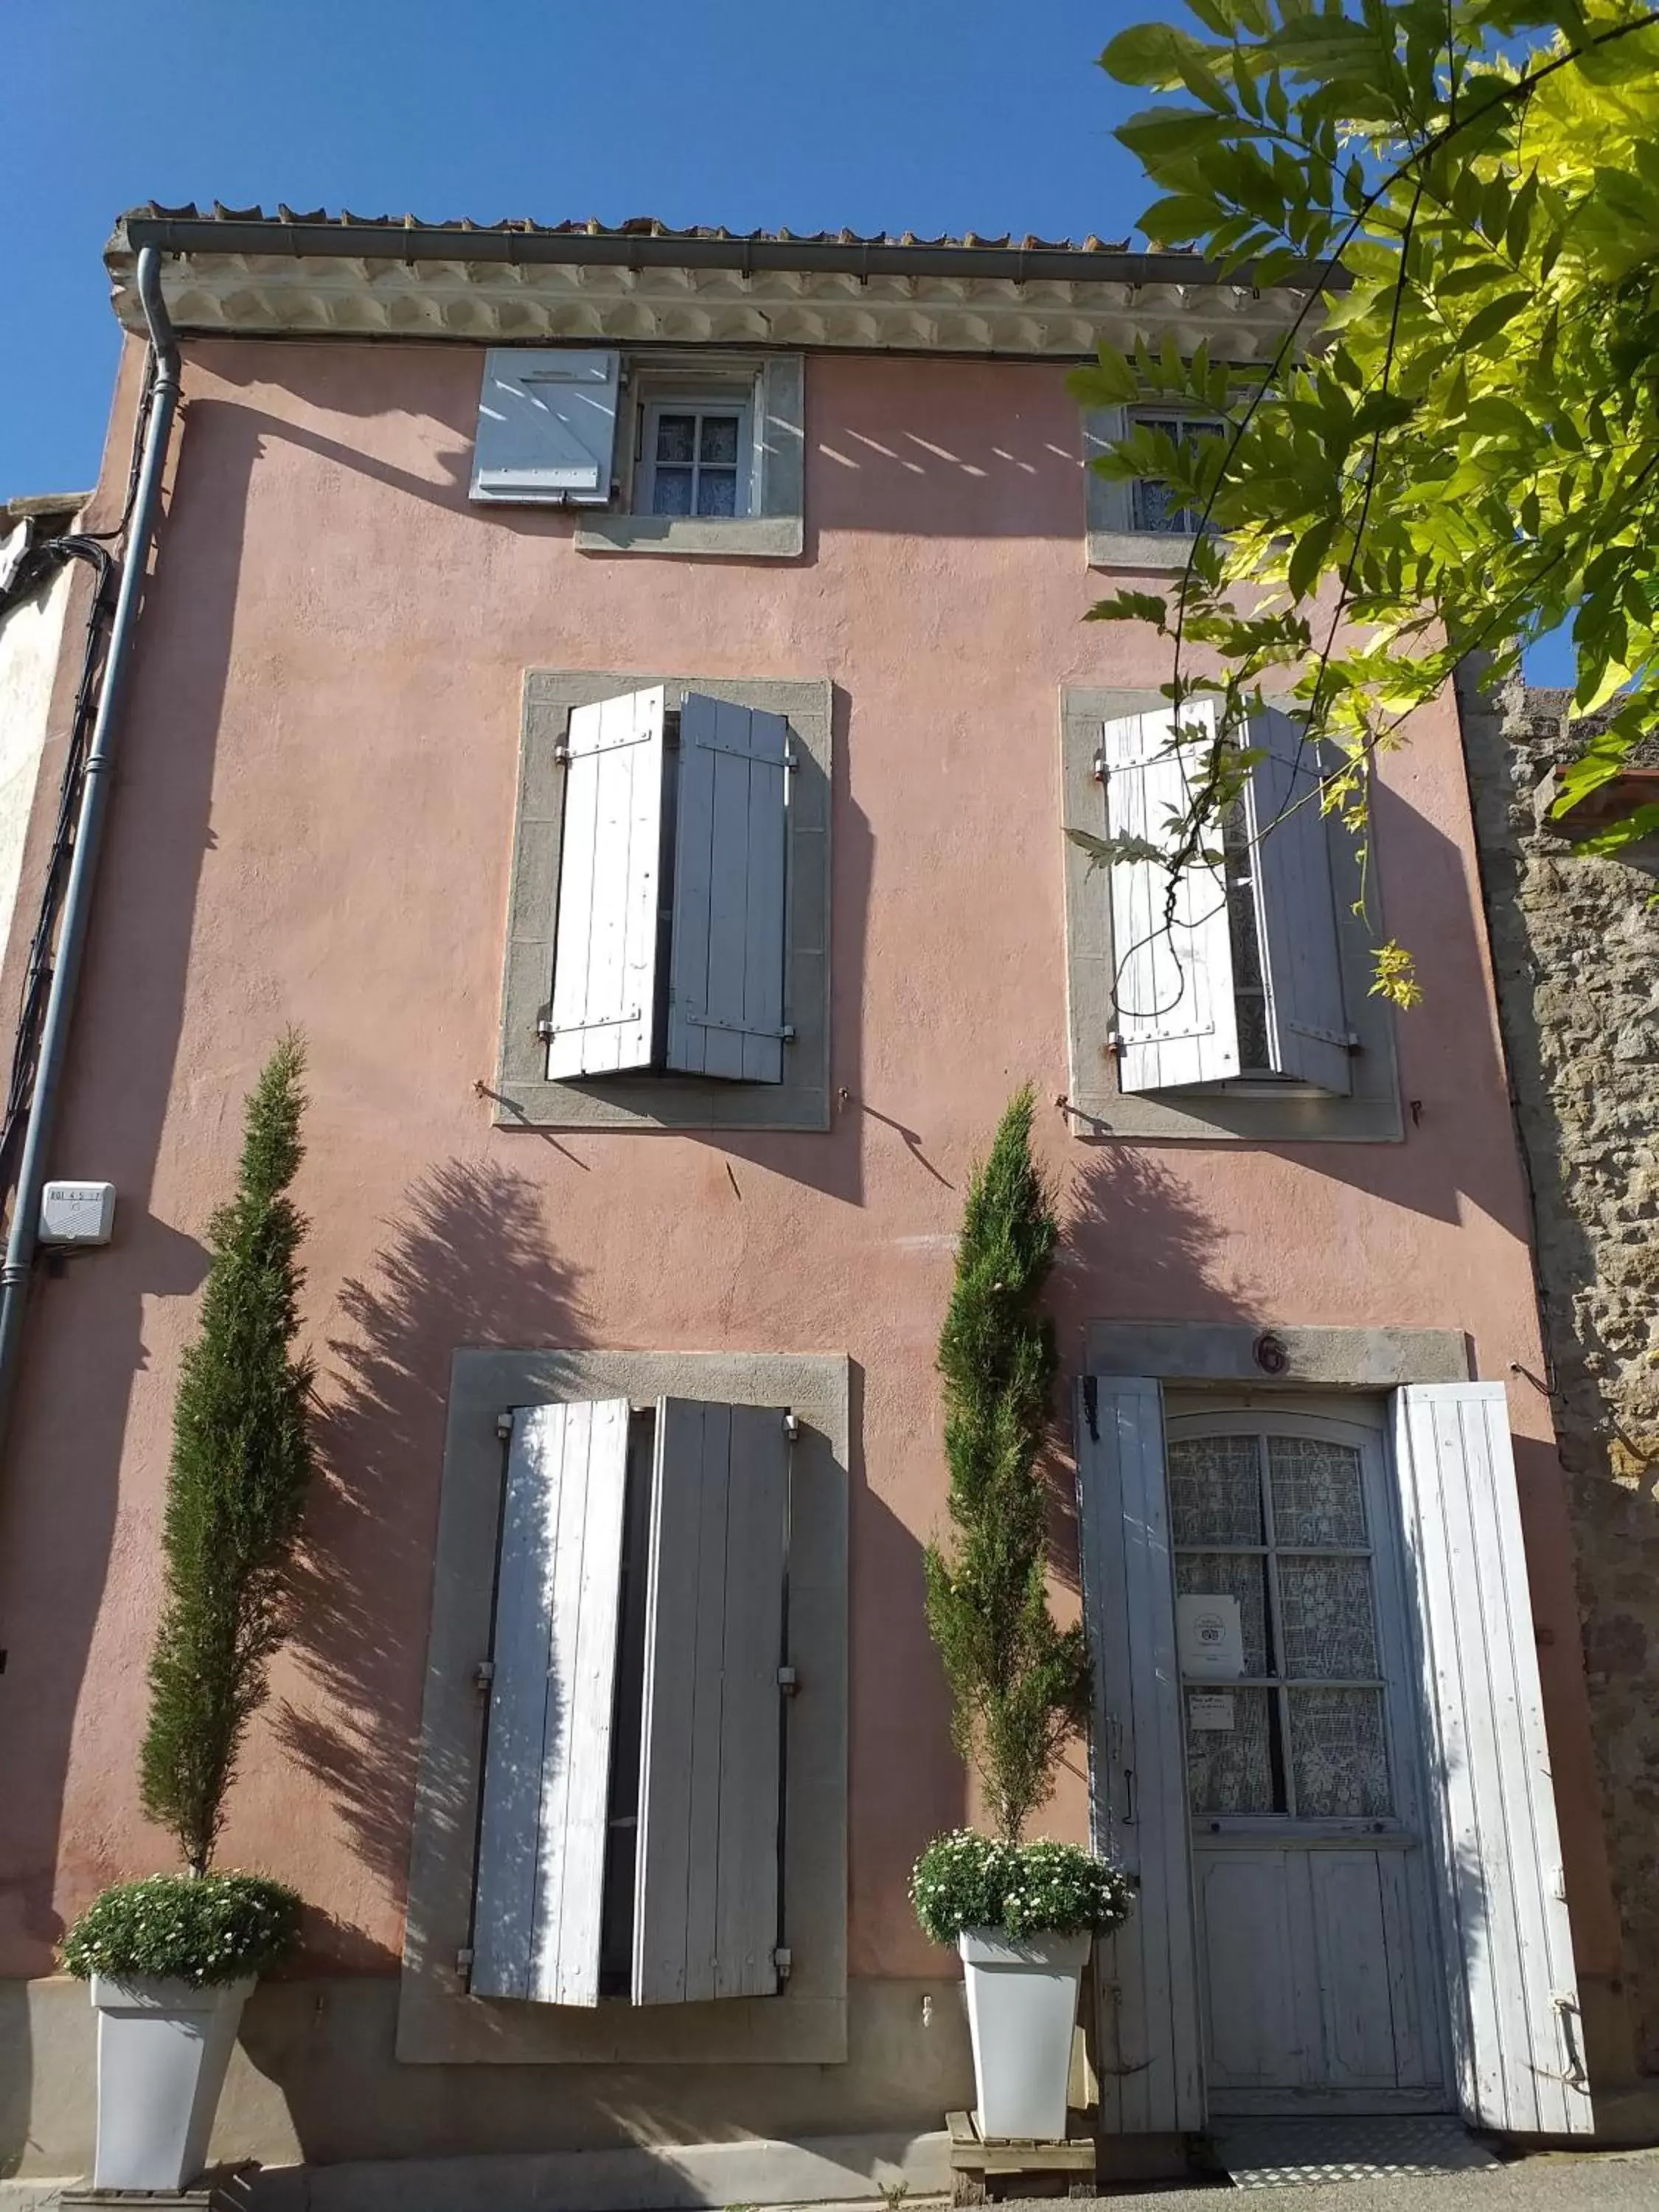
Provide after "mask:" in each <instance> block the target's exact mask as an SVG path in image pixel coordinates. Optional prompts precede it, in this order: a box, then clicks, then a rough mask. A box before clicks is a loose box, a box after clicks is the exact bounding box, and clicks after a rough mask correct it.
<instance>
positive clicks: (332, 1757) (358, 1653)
mask: <svg viewBox="0 0 1659 2212" xmlns="http://www.w3.org/2000/svg"><path fill="white" fill-rule="evenodd" d="M339 1311H340V1317H341V1322H342V1326H341V1327H340V1328H338V1330H337V1333H336V1334H334V1335H332V1336H331V1338H330V1340H329V1354H330V1357H329V1360H328V1362H327V1365H326V1370H325V1389H326V1395H327V1402H326V1405H325V1410H324V1412H323V1413H322V1415H321V1417H320V1419H319V1430H318V1435H319V1446H320V1459H321V1474H322V1480H321V1481H320V1483H319V1488H318V1492H317V1493H316V1496H315V1498H314V1499H313V1506H312V1509H311V1512H310V1516H309V1519H308V1525H307V1547H306V1552H305V1556H304V1559H303V1561H302V1563H301V1567H300V1569H299V1571H298V1577H297V1581H296V1583H295V1622H296V1626H295V1638H294V1641H295V1649H296V1650H297V1652H298V1655H299V1657H300V1660H301V1665H302V1667H303V1668H304V1669H305V1671H306V1673H307V1674H308V1676H309V1677H310V1679H311V1680H312V1682H313V1684H314V1686H315V1688H316V1692H317V1695H316V1697H315V1699H314V1701H313V1700H310V1699H307V1701H306V1702H305V1703H304V1704H301V1703H299V1702H297V1701H292V1700H290V1701H289V1703H287V1704H286V1705H284V1706H283V1708H282V1710H281V1711H280V1712H279V1714H278V1716H277V1733H278V1735H279V1737H280V1740H281V1741H282V1743H283V1747H284V1748H285V1749H286V1750H287V1751H288V1752H289V1754H290V1755H291V1756H292V1757H294V1758H295V1759H298V1760H299V1761H300V1762H301V1765H303V1766H304V1767H305V1768H306V1769H307V1771H309V1772H310V1773H311V1774H312V1775H313V1776H314V1777H315V1778H317V1779H318V1780H319V1781H320V1782H321V1783H322V1784H324V1785H325V1788H326V1789H327V1790H328V1792H329V1795H330V1796H331V1799H332V1800H333V1802H334V1805H335V1807H336V1809H337V1813H338V1815H339V1817H340V1820H342V1822H343V1825H344V1826H345V1829H346V1831H347V1832H348V1833H349V1836H350V1838H351V1840H352V1844H353V1847H354V1849H355V1850H356V1853H357V1855H358V1857H360V1858H361V1859H362V1862H363V1863H364V1865H365V1866H367V1867H368V1869H370V1870H371V1871H372V1872H373V1874H374V1876H375V1878H376V1880H377V1881H378V1882H379V1884H380V1888H381V1890H382V1892H383V1893H384V1894H385V1896H386V1899H387V1900H388V1902H390V1903H392V1905H394V1906H396V1907H397V1908H398V1910H401V1907H402V1903H403V1896H404V1875H405V1872H406V1869H407V1865H408V1858H409V1840H410V1818H411V1814H412V1809H413V1806H414V1798H415V1774H416V1753H417V1748H418V1741H419V1734H420V1709H421V1687H422V1674H423V1669H424V1666H425V1657H426V1635H427V1623H428V1613H429V1607H430V1600H431V1582H432V1559H433V1553H434V1544H435V1528H436V1523H437V1504H438V1487H439V1473H440V1468H441V1461H442V1452H443V1436H444V1423H445V1419H446V1413H447V1403H448V1396H449V1371H450V1360H451V1357H452V1355H453V1353H454V1352H456V1351H457V1350H458V1349H459V1347H461V1346H478V1345H491V1344H519V1345H522V1344H543V1345H558V1346H574V1345H576V1344H579V1343H580V1342H582V1341H583V1337H582V1334H581V1329H580V1319H579V1307H578V1302H577V1299H576V1297H575V1294H574V1278H573V1275H572V1273H571V1271H570V1270H569V1268H568V1267H566V1266H565V1265H564V1264H563V1263H562V1262H561V1261H558V1260H557V1259H556V1258H555V1257H554V1256H553V1255H552V1253H551V1250H550V1241H549V1238H548V1236H547V1233H546V1229H545V1225H544V1219H543V1216H542V1211H541V1200H540V1197H539V1194H538V1192H537V1190H536V1188H535V1187H534V1185H533V1184H532V1183H531V1182H529V1181H528V1180H527V1179H526V1177H525V1176H521V1175H520V1174H518V1173H517V1172H516V1171H514V1170H512V1169H510V1168H506V1167H502V1166H500V1165H498V1164H495V1162H493V1161H489V1160H454V1161H450V1162H447V1163H445V1164H441V1165H439V1166H437V1167H435V1168H433V1169H431V1170H428V1173H427V1174H425V1175H423V1176H421V1177H420V1178H419V1179H418V1180H417V1181H416V1182H414V1183H412V1184H411V1185H410V1188H409V1190H408V1192H407V1193H406V1194H405V1196H404V1203H403V1206H402V1209H401V1211H400V1212H399V1213H398V1217H397V1218H395V1219H394V1220H393V1221H392V1224H391V1225H390V1234H389V1236H388V1237H387V1239H386V1243H385V1244H384V1245H383V1246H382V1248H381V1249H380V1255H379V1256H378V1258H377V1259H376V1261H375V1262H374V1267H373V1268H372V1269H371V1270H370V1271H369V1272H368V1273H367V1274H366V1275H364V1276H362V1277H360V1278H355V1279H351V1280H349V1281H348V1282H347V1283H346V1284H345V1285H344V1287H343V1290H342V1291H341V1293H340V1299H339ZM314 1940H315V1942H316V1943H317V1947H318V1948H319V1949H321V1950H323V1951H325V1953H326V1954H327V1957H328V1962H329V1963H331V1964H335V1965H340V1964H345V1965H350V1966H381V1967H384V1966H386V1965H387V1964H389V1963H390V1962H391V1961H390V1958H389V1954H387V1952H386V1949H385V1948H383V1947H381V1946H380V1945H378V1944H372V1943H369V1942H367V1941H366V1939H364V1938H362V1936H360V1935H354V1932H353V1931H349V1930H339V1929H329V1930H327V1931H326V1933H319V1934H317V1935H316V1936H315V1937H314Z"/></svg>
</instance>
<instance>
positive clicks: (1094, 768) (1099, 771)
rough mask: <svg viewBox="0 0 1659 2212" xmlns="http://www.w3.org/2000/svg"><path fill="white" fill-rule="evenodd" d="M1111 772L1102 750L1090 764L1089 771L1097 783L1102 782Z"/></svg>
mask: <svg viewBox="0 0 1659 2212" xmlns="http://www.w3.org/2000/svg"><path fill="white" fill-rule="evenodd" d="M1111 772H1112V771H1111V768H1110V765H1109V763H1108V761H1107V758H1106V756H1105V754H1104V753H1103V752H1099V753H1097V754H1096V755H1095V757H1094V759H1093V761H1092V763H1091V765H1090V773H1091V775H1093V777H1094V780H1095V781H1096V782H1097V783H1104V782H1105V781H1106V779H1107V777H1108V776H1109V775H1110V774H1111Z"/></svg>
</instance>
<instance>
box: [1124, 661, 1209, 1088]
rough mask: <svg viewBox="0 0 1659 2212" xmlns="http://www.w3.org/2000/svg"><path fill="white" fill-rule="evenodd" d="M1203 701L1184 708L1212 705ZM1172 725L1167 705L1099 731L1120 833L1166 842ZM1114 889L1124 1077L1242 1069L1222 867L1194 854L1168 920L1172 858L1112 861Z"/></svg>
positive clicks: (1171, 799) (1181, 769) (1162, 1083)
mask: <svg viewBox="0 0 1659 2212" xmlns="http://www.w3.org/2000/svg"><path fill="white" fill-rule="evenodd" d="M1210 711H1211V710H1210V708H1209V707H1208V704H1207V702H1197V703H1196V704H1194V706H1192V707H1189V708H1187V709H1185V710H1184V719H1186V720H1188V721H1192V720H1198V719H1200V717H1203V716H1206V715H1207V714H1209V713H1210ZM1174 726H1175V718H1174V716H1173V715H1172V714H1170V713H1168V712H1167V711H1164V712H1160V713H1157V714H1125V715H1121V716H1117V717H1115V718H1114V719H1113V720H1109V721H1108V722H1107V723H1106V724H1105V726H1104V728H1103V733H1102V745H1101V768H1102V781H1103V784H1104V786H1105V793H1106V823H1107V828H1108V829H1109V832H1110V834H1111V835H1112V836H1115V837H1143V838H1145V839H1146V840H1147V842H1149V843H1151V844H1154V845H1158V846H1160V847H1163V848H1168V846H1169V844H1170V823H1171V821H1172V819H1173V818H1175V817H1179V816H1180V815H1182V813H1184V812H1185V811H1186V808H1187V806H1188V788H1187V764H1186V763H1185V762H1184V761H1183V760H1182V758H1181V757H1180V756H1179V755H1178V754H1171V753H1170V752H1168V751H1167V750H1165V747H1166V746H1167V744H1168V742H1169V738H1170V732H1171V731H1172V729H1173V728H1174ZM1106 873H1107V876H1108V878H1109V884H1110V896H1111V901H1112V957H1113V962H1114V966H1115V980H1114V986H1113V998H1114V1002H1115V1012H1114V1016H1113V1019H1114V1024H1115V1031H1114V1033H1115V1037H1116V1040H1117V1069H1118V1084H1119V1086H1120V1088H1121V1089H1122V1090H1124V1091H1170V1090H1174V1089H1177V1088H1179V1087H1180V1086H1181V1085H1183V1084H1191V1083H1217V1082H1220V1081H1223V1080H1225V1079H1226V1078H1227V1077H1229V1076H1233V1075H1237V1073H1238V1016H1237V1009H1236V1007H1235V1006H1234V1003H1233V964H1232V951H1231V939H1230V936H1229V932H1228V927H1227V900H1226V893H1225V888H1224V885H1223V883H1222V879H1221V876H1220V873H1219V872H1218V870H1216V869H1214V868H1211V867H1208V866H1204V865H1203V864H1201V863H1200V864H1199V865H1198V866H1194V867H1191V868H1188V869H1187V870H1186V871H1185V872H1184V873H1183V875H1182V878H1181V880H1180V882H1179V884H1177V885H1176V903H1175V918H1174V922H1173V925H1172V926H1171V927H1166V926H1165V921H1164V911H1165V906H1166V902H1167V900H1168V897H1169V890H1170V878H1169V874H1168V872H1167V870H1165V869H1164V867H1162V866H1159V865H1158V864H1157V863H1155V862H1153V861H1150V860H1143V861H1135V862H1133V863H1124V864H1121V865H1118V866H1112V867H1110V868H1109V869H1108V870H1107V871H1106Z"/></svg>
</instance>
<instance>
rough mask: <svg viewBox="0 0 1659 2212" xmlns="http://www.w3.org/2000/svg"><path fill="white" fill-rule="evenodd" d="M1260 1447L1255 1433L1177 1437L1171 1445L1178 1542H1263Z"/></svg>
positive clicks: (1172, 1513)
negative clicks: (1250, 1434) (1246, 1434)
mask: <svg viewBox="0 0 1659 2212" xmlns="http://www.w3.org/2000/svg"><path fill="white" fill-rule="evenodd" d="M1170 1524H1171V1527H1172V1529H1173V1532H1174V1536H1175V1541H1176V1543H1177V1544H1259V1543H1260V1542H1261V1446H1260V1445H1259V1444H1258V1443H1256V1440H1255V1437H1177V1438H1176V1440H1175V1441H1174V1442H1173V1443H1171V1444H1170Z"/></svg>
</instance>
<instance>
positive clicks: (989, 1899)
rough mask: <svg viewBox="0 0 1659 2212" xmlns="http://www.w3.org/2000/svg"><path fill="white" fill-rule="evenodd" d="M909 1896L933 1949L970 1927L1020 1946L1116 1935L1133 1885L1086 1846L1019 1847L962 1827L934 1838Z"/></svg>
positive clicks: (1043, 1842)
mask: <svg viewBox="0 0 1659 2212" xmlns="http://www.w3.org/2000/svg"><path fill="white" fill-rule="evenodd" d="M910 1894H911V1896H912V1898H913V1899H915V1907H916V1917H917V1919H918V1920H920V1921H921V1925H922V1930H923V1932H924V1934H926V1935H927V1936H931V1937H932V1938H933V1942H935V1943H954V1942H955V1941H956V1939H957V1936H960V1935H961V1934H962V1932H963V1929H965V1928H989V1929H996V1930H998V1931H1000V1933H1001V1934H1002V1935H1005V1936H1012V1937H1013V1938H1015V1939H1016V1940H1017V1941H1018V1940H1020V1939H1022V1938H1024V1937H1025V1936H1036V1935H1046V1936H1077V1935H1080V1934H1081V1933H1082V1932H1083V1930H1084V1929H1091V1930H1093V1931H1096V1932H1100V1931H1103V1930H1104V1929H1109V1928H1115V1927H1117V1926H1118V1925H1119V1924H1120V1923H1121V1922H1122V1921H1125V1920H1127V1918H1128V1917H1129V1908H1130V1906H1131V1905H1132V1904H1133V1901H1134V1883H1133V1880H1132V1879H1131V1877H1130V1876H1129V1875H1127V1874H1125V1872H1124V1871H1123V1869H1122V1868H1121V1866H1118V1865H1117V1864H1115V1862H1114V1861H1112V1860H1110V1859H1097V1858H1096V1857H1095V1856H1094V1854H1093V1853H1092V1852H1091V1851H1086V1850H1084V1849H1083V1847H1082V1845H1081V1844H1055V1843H1049V1842H1048V1841H1047V1840H1046V1839H1041V1838H1040V1839H1039V1840H1038V1841H1037V1842H1036V1843H1030V1844H1015V1843H1009V1842H1006V1840H1004V1839H1003V1838H1000V1837H994V1836H981V1835H976V1834H975V1832H974V1831H973V1830H972V1829H971V1828H958V1829H957V1830H955V1831H954V1832H953V1833H951V1835H948V1836H936V1837H935V1838H934V1839H933V1842H932V1843H931V1844H928V1846H927V1850H925V1851H924V1852H923V1853H922V1855H921V1857H920V1858H919V1859H918V1860H917V1861H916V1863H915V1872H914V1873H913V1874H912V1875H911V1877H910Z"/></svg>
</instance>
